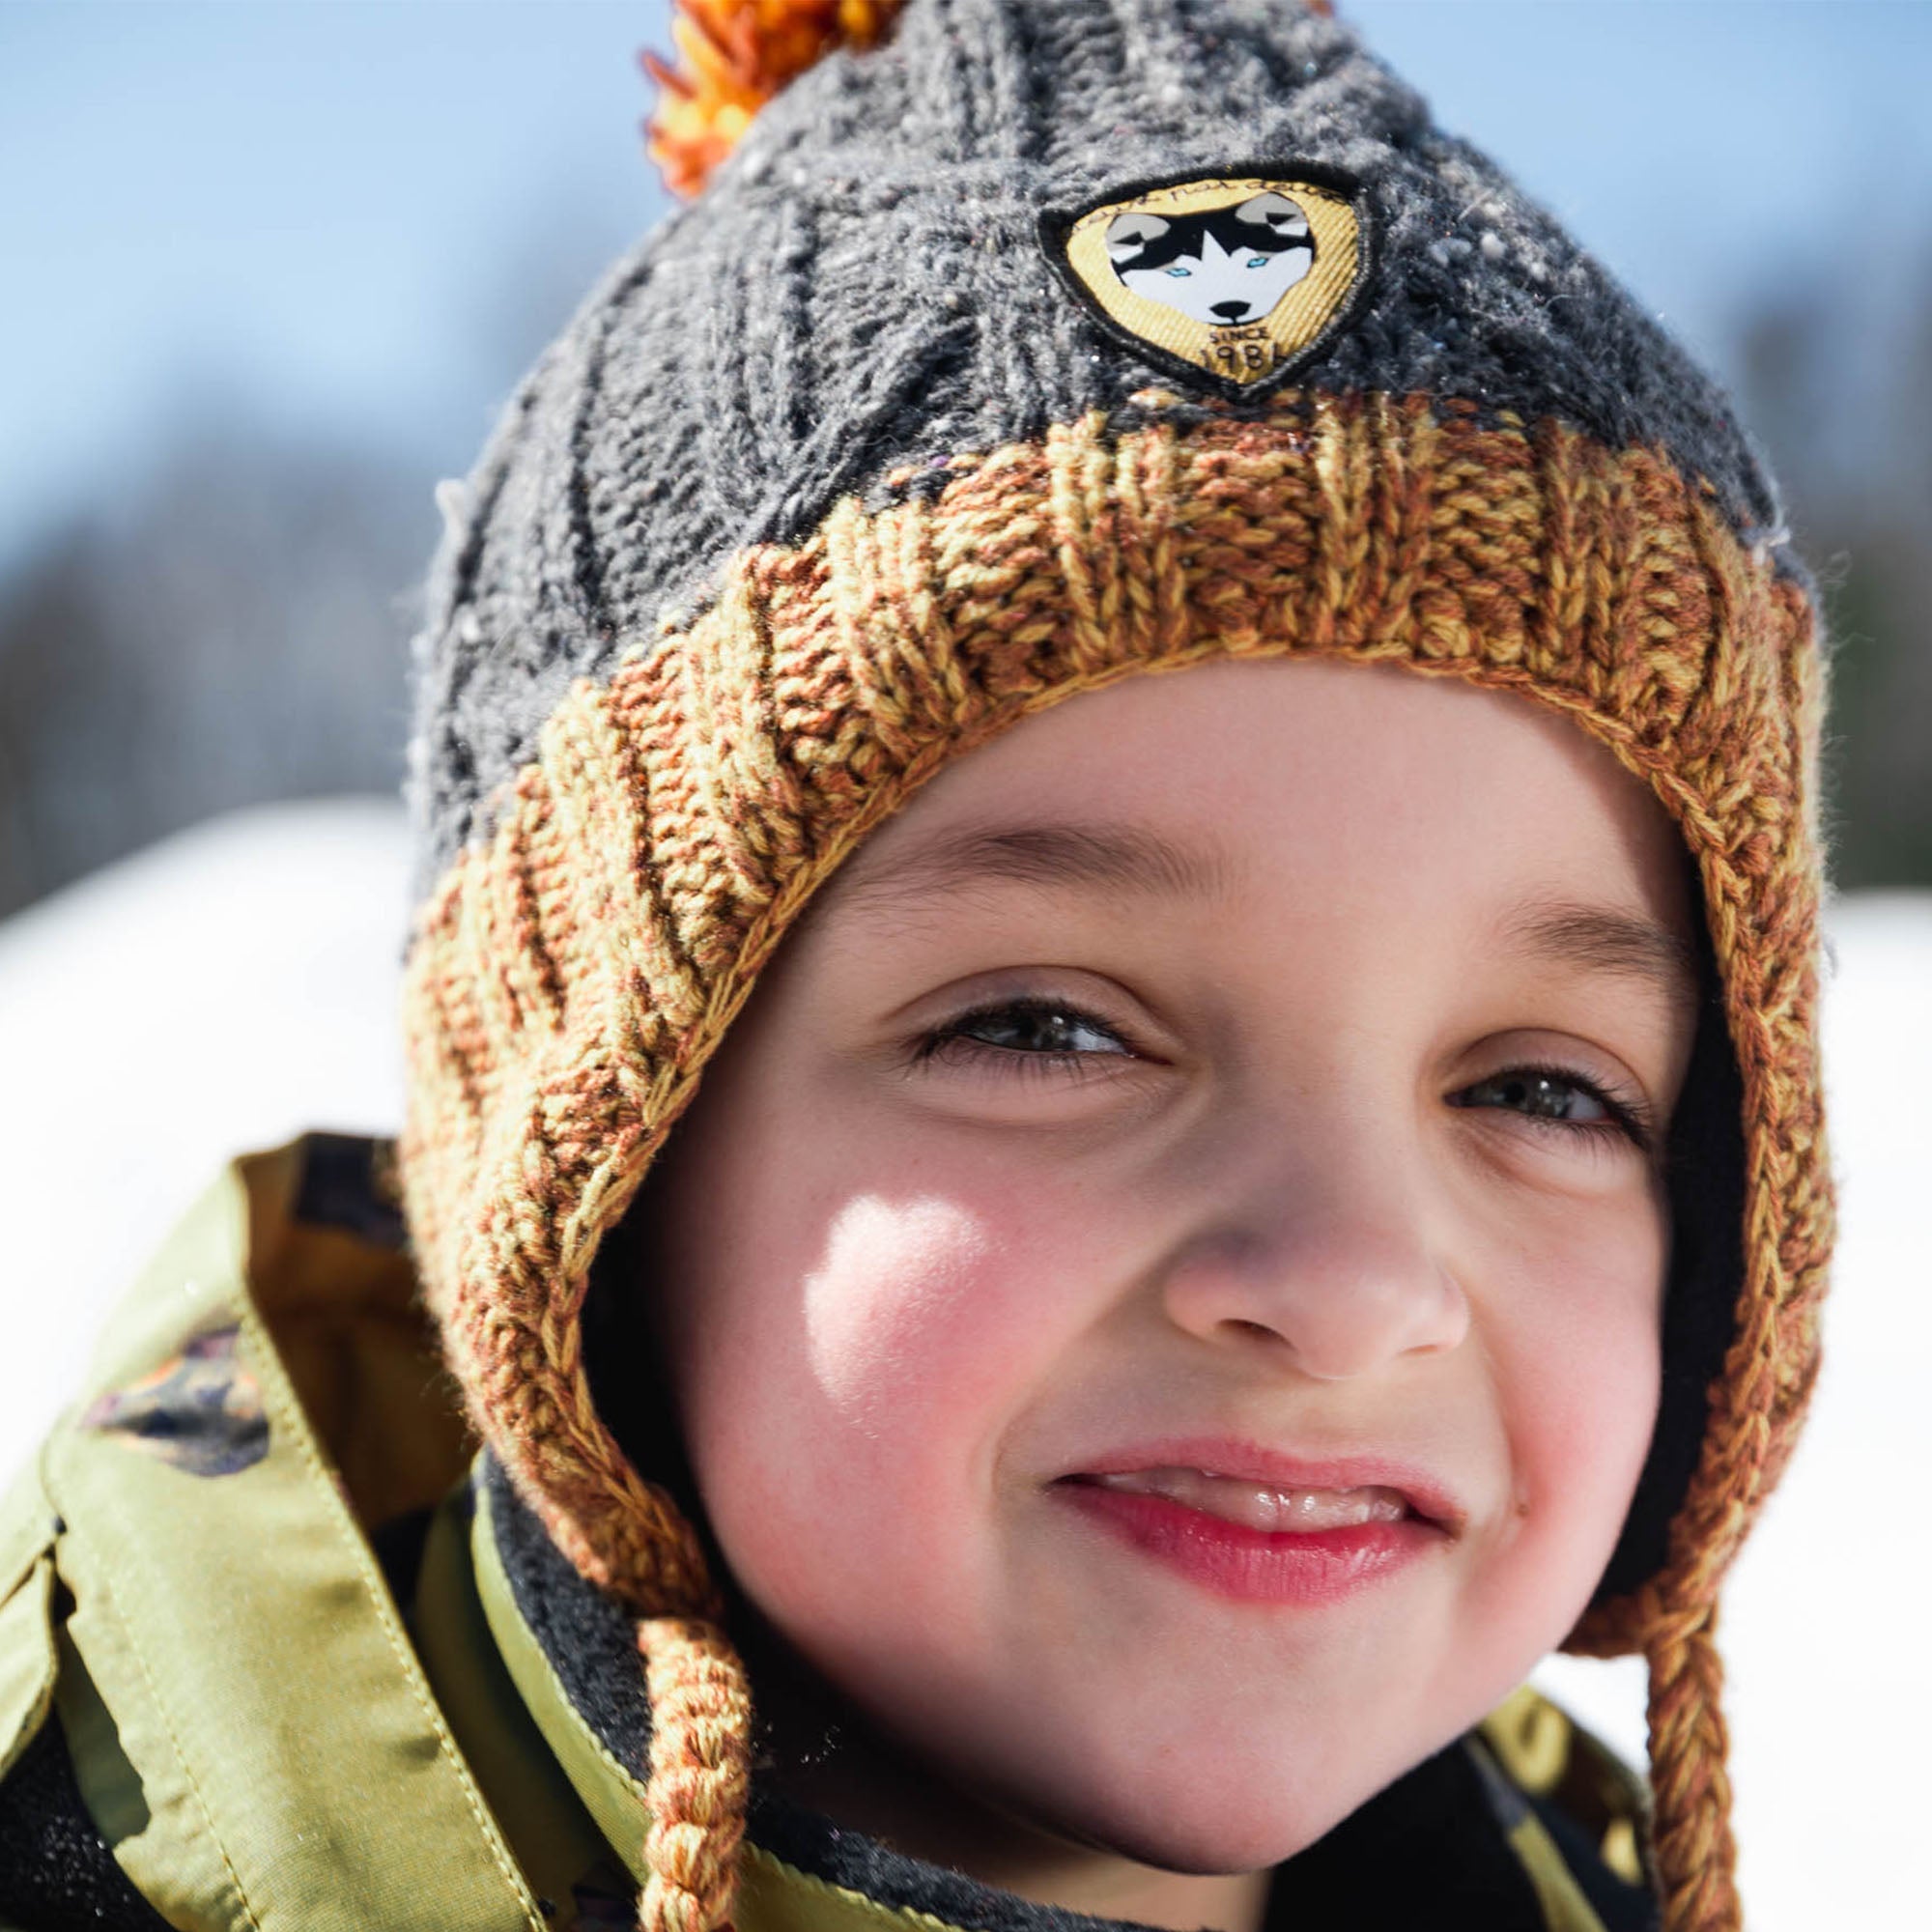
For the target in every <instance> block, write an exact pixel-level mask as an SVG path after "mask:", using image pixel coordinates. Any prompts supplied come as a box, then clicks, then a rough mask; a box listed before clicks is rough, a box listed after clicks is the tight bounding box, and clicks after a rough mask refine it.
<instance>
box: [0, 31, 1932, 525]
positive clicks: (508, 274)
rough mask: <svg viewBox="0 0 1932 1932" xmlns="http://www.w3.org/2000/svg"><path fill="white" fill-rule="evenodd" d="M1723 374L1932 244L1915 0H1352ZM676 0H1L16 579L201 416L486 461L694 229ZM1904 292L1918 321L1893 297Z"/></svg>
mask: <svg viewBox="0 0 1932 1932" xmlns="http://www.w3.org/2000/svg"><path fill="white" fill-rule="evenodd" d="M1340 11H1341V13H1342V14H1343V16H1344V17H1345V18H1347V19H1349V20H1350V21H1351V22H1352V23H1353V24H1354V25H1355V26H1356V27H1357V28H1358V30H1359V31H1360V32H1361V33H1362V34H1363V36H1364V38H1365V39H1366V40H1367V42H1368V43H1369V44H1370V45H1371V46H1372V47H1373V48H1375V49H1376V50H1377V51H1378V52H1379V53H1380V54H1382V55H1383V56H1384V57H1385V58H1386V59H1388V61H1389V62H1390V64H1391V65H1392V66H1394V67H1395V68H1396V70H1397V71H1399V72H1401V73H1403V74H1404V75H1405V77H1406V78H1407V79H1409V80H1410V81H1412V82H1413V83H1414V84H1416V85H1417V86H1418V87H1420V88H1421V89H1422V90H1423V91H1424V92H1425V93H1426V94H1427V95H1428V96H1429V97H1430V99H1431V100H1432V101H1433V103H1434V105H1435V110H1436V113H1437V116H1438V118H1439V119H1440V120H1441V121H1442V123H1443V125H1445V126H1446V127H1448V128H1452V129H1454V130H1455V131H1457V132H1460V133H1463V134H1466V135H1467V136H1469V137H1470V138H1471V139H1473V140H1475V141H1476V142H1477V143H1478V144H1479V145H1481V146H1483V147H1486V148H1488V149H1489V150H1490V151H1491V152H1492V154H1494V155H1495V156H1497V157H1498V158H1499V159H1500V160H1501V161H1503V163H1504V164H1505V165H1506V166H1507V167H1509V168H1510V169H1511V170H1512V171H1513V172H1514V173H1516V174H1517V176H1518V177H1519V179H1520V180H1521V181H1522V182H1523V184H1524V185H1525V186H1527V187H1528V188H1529V189H1530V191H1531V192H1532V193H1535V194H1536V195H1538V196H1539V197H1540V198H1541V199H1543V200H1545V201H1546V202H1548V204H1549V205H1550V206H1552V207H1553V208H1554V209H1555V211H1556V212H1557V213H1558V214H1559V215H1561V216H1562V217H1563V218H1564V219H1565V220H1566V221H1567V222H1568V223H1569V224H1570V225H1571V226H1572V227H1573V228H1574V229H1575V230H1576V231H1577V234H1578V235H1579V236H1580V237H1581V239H1582V240H1583V241H1585V242H1586V244H1588V245H1589V246H1591V247H1592V248H1594V249H1595V251H1596V252H1597V253H1598V254H1599V255H1601V256H1602V257H1603V258H1604V259H1605V261H1606V262H1607V263H1608V264H1609V266H1610V267H1611V268H1612V269H1613V270H1616V271H1617V272H1618V273H1619V274H1620V275H1622V276H1623V277H1624V279H1625V280H1626V281H1627V282H1629V283H1630V284H1631V286H1632V287H1633V288H1634V290H1635V291H1636V292H1637V294H1638V295H1639V297H1640V298H1642V299H1643V300H1644V301H1645V302H1646V304H1647V305H1648V306H1650V307H1651V308H1653V309H1654V310H1655V311H1657V312H1659V313H1660V314H1661V315H1662V317H1663V319H1664V321H1665V323H1666V324H1667V325H1668V326H1669V327H1673V328H1674V329H1676V330H1678V331H1679V332H1680V333H1681V334H1683V335H1684V336H1685V338H1686V339H1687V340H1688V341H1689V342H1690V346H1691V347H1692V348H1693V350H1695V351H1696V352H1697V353H1698V354H1700V355H1703V356H1704V357H1705V358H1706V359H1707V360H1709V361H1711V362H1712V363H1714V364H1715V365H1717V366H1718V367H1719V371H1720V373H1725V374H1728V373H1729V371H1728V369H1727V367H1726V356H1727V355H1728V352H1729V328H1730V322H1731V318H1732V316H1733V315H1734V314H1735V312H1736V310H1737V308H1738V306H1739V304H1740V302H1741V299H1742V297H1743V295H1744V293H1745V292H1746V291H1747V290H1749V289H1751V288H1754V287H1759V286H1763V285H1765V284H1767V283H1770V282H1775V281H1776V279H1777V278H1778V277H1780V276H1784V275H1803V274H1805V273H1808V272H1814V271H1820V270H1822V271H1823V272H1826V273H1829V274H1832V275H1833V276H1837V277H1840V278H1845V279H1847V281H1848V282H1849V283H1852V284H1857V289H1855V290H1854V293H1855V294H1857V293H1858V291H1859V290H1861V289H1862V288H1863V285H1864V283H1865V281H1866V280H1867V279H1869V281H1870V285H1871V291H1872V294H1871V298H1870V300H1869V302H1865V301H1863V299H1862V298H1860V299H1859V300H1856V301H1853V302H1852V303H1851V304H1850V305H1849V306H1848V311H1847V312H1848V315H1850V316H1852V317H1853V318H1854V321H1853V322H1852V323H1850V324H1848V329H1849V330H1850V331H1851V332H1854V333H1857V334H1860V335H1861V336H1869V337H1870V339H1869V340H1861V341H1859V342H1857V343H1855V344H1853V345H1852V348H1853V350H1854V352H1855V354H1856V355H1860V356H1863V357H1865V358H1866V359H1867V360H1870V361H1871V362H1872V380H1874V381H1882V380H1883V346H1882V344H1881V343H1879V341H1878V337H1877V335H1876V333H1875V332H1874V331H1876V330H1877V328H1878V326H1879V325H1878V323H1877V321H1875V320H1874V321H1872V322H1870V323H1869V325H1867V323H1866V322H1865V321H1864V320H1863V318H1865V317H1867V316H1870V317H1877V316H1878V315H1879V314H1880V313H1881V312H1882V311H1883V309H1884V305H1885V302H1886V300H1888V299H1890V300H1892V301H1893V303H1894V306H1895V304H1896V300H1897V299H1898V296H1899V292H1898V289H1897V288H1896V287H1895V286H1894V284H1895V283H1896V279H1897V278H1896V276H1893V278H1892V282H1891V283H1888V281H1887V279H1886V278H1887V276H1888V274H1889V273H1890V271H1891V266H1892V264H1893V262H1894V260H1895V244H1896V243H1897V241H1900V240H1901V239H1902V238H1904V237H1906V236H1908V235H1910V234H1914V233H1918V234H1922V233H1923V232H1924V228H1925V225H1926V223H1927V221H1928V219H1932V213H1928V211H1932V114H1928V113H1927V112H1926V111H1925V107H1924V100H1925V98H1926V95H1927V92H1928V89H1932V6H1928V5H1924V4H1917V0H1835V4H1833V0H1726V4H1715V0H1711V3H1710V4H1707V3H1706V0H1603V4H1595V5H1591V4H1580V0H1513V3H1512V0H1341V8H1340ZM666 39H667V36H666V31H665V7H664V4H663V0H624V3H623V4H613V0H546V4H529V3H528V0H526V4H502V3H500V0H201V3H200V4H193V5H186V4H176V0H0V564H4V562H5V561H6V560H7V559H8V558H9V557H10V556H12V555H14V554H18V552H19V551H20V550H21V549H22V548H23V547H25V546H26V545H27V544H29V543H30V542H31V541H32V540H33V538H34V537H35V536H36V535H37V534H39V533H40V532H43V531H44V530H45V529H46V528H47V527H48V526H50V525H52V524H55V523H58V522H60V521H61V520H63V519H64V518H65V517H67V516H68V515H70V514H71V513H72V512H73V511H74V510H75V509H76V508H78V507H83V506H87V505H94V504H102V505H111V504H112V503H113V502H114V501H115V500H116V498H117V496H118V495H119V494H120V493H122V492H124V491H126V490H127V489H128V487H129V486H130V485H131V484H133V483H135V482H136V481H138V479H139V477H140V475H141V473H142V469H143V466H144V465H145V464H146V463H147V462H148V461H149V460H150V458H151V456H152V454H153V452H154V451H155V450H156V448H157V447H158V446H159V445H160V443H162V442H163V441H164V440H166V439H167V437H168V436H169V434H170V432H171V430H172V428H173V427H174V426H175V425H177V424H178V423H179V422H180V420H181V419H182V417H183V416H184V415H185V414H192V413H193V412H197V411H202V412H206V411H209V410H211V409H214V408H216V407H219V408H220V409H223V410H227V411H229V412H233V413H234V414H239V415H241V416H242V417H244V418H252V419H253V420H255V421H257V422H259V423H260V424H261V425H263V426H264V428H265V429H267V430H270V431H273V432H275V433H282V434H295V435H301V436H324V437H327V438H331V439H334V440H340V441H343V442H347V443H351V444H354V445H358V446H363V447H370V448H378V449H381V450H383V451H384V452H387V453H390V454H393V455H394V456H395V457H396V458H398V459H399V460H401V461H402V462H404V463H405V464H410V465H420V466H421V468H422V470H423V474H424V488H425V492H427V490H428V488H429V486H430V484H431V483H433V482H434V480H435V478H436V477H437V476H439V475H441V474H443V473H446V472H452V471H459V470H462V469H467V468H468V466H469V462H470V460H471V458H472V457H473V455H474V454H475V450H476V447H477V445H478V444H479V443H480V441H481V439H482V437H483V435H484V433H485V432H486V430H487V428H488V426H489V423H490V421H491V419H492V417H493V415H494V413H495V411H496V409H497V406H498V404H499V403H500V401H501V399H502V397H503V396H504V395H505V394H506V393H507V392H508V390H509V388H510V386H511V385H512V384H513V383H514V381H515V379H516V377H517V375H518V374H519V373H520V372H521V369H522V367H523V366H524V364H525V363H526V361H527V360H528V359H529V357H530V355H533V354H534V352H535V350H536V349H537V348H538V347H539V346H540V344H541V342H542V341H543V340H544V339H545V337H546V336H547V335H548V334H549V333H550V332H552V331H553V330H554V327H557V326H558V325H559V324H560V323H561V321H562V320H563V317H564V314H565V313H566V311H567V309H568V307H569V304H570V302H571V301H572V300H573V299H574V298H575V295H576V294H577V293H578V292H579V291H581V290H582V288H583V287H585V286H587V284H588V282H589V281H590V279H591V277H592V276H593V274H594V273H595V271H596V270H597V269H598V268H599V267H600V266H601V264H602V263H603V262H604V261H605V260H606V259H608V258H609V257H610V256H611V255H612V254H614V253H615V252H616V250H617V249H618V248H619V247H621V246H622V245H623V244H624V243H625V242H626V241H628V240H629V239H631V237H633V236H634V235H635V234H637V233H638V232H640V231H641V230H642V229H643V228H645V227H646V226H648V225H649V223H650V222H651V221H652V220H653V219H654V218H655V216H656V215H657V213H659V212H660V211H661V210H662V208H663V206H664V202H663V198H662V195H661V192H660V190H659V188H658V186H657V183H656V178H655V175H654V172H653V171H652V169H651V168H650V167H649V165H648V164H647V163H646V162H645V160H644V159H643V157H642V155H641V151H640V147H639V136H638V124H639V120H640V118H641V116H642V115H643V114H644V113H645V112H646V111H647V110H648V108H649V105H650V100H651V91H650V90H649V88H648V87H647V86H646V85H645V83H644V81H643V79H642V76H641V75H640V74H639V72H638V70H637V67H636V53H637V49H638V48H639V46H642V45H645V44H650V45H656V46H663V45H664V44H665V43H666ZM1888 289H1889V290H1890V295H1889V296H1888V294H1887V291H1888Z"/></svg>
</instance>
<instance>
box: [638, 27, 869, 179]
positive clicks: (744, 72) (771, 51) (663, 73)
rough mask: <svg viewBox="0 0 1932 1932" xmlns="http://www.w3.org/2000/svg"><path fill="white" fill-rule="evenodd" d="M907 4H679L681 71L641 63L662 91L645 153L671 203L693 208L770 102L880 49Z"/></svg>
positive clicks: (675, 30)
mask: <svg viewBox="0 0 1932 1932" xmlns="http://www.w3.org/2000/svg"><path fill="white" fill-rule="evenodd" d="M901 4H902V0H676V8H675V11H674V12H673V13H672V14H671V23H670V37H671V40H672V41H673V42H674V43H675V44H676V47H677V51H678V52H679V54H681V55H682V56H683V59H684V65H683V67H682V68H672V67H670V66H668V65H667V64H666V63H665V62H664V61H662V60H660V59H659V58H658V56H657V55H656V54H654V53H650V52H648V51H646V52H645V53H642V54H640V55H639V61H640V63H641V64H642V67H643V70H644V71H645V72H646V73H647V74H649V75H650V77H651V78H652V79H653V80H654V81H656V82H657V83H658V86H659V88H660V89H661V90H662V92H661V94H660V96H659V99H658V105H657V111H656V113H654V114H653V115H652V116H651V118H650V119H649V120H648V121H646V122H645V123H644V145H645V152H646V153H647V154H648V155H649V156H650V157H651V159H652V160H653V161H655V162H656V163H657V166H658V169H659V171H660V172H661V173H662V175H663V176H664V183H665V185H666V187H668V189H669V190H670V191H671V193H672V194H675V195H680V196H683V197H685V198H686V199H689V198H690V197H691V196H693V195H695V194H696V193H697V192H698V191H699V190H700V189H701V188H702V187H703V186H704V184H705V183H706V182H707V181H708V180H709V179H710V178H711V171H712V170H713V169H714V168H716V167H717V166H718V165H719V164H720V163H721V162H722V161H724V159H725V156H727V155H729V154H730V152H731V150H732V149H733V148H735V147H736V146H737V145H738V142H739V139H740V137H741V136H742V135H743V134H744V131H745V129H746V128H749V127H750V126H751V125H752V121H753V117H754V116H755V115H756V113H757V111H758V109H759V108H761V107H762V106H763V105H764V104H765V102H766V101H768V100H769V99H771V98H772V97H773V95H775V94H777V93H778V92H779V91H780V90H781V88H783V87H785V86H787V85H788V84H789V83H790V82H792V81H794V80H796V79H797V78H798V76H799V75H800V74H802V73H803V72H804V71H806V69H807V68H809V67H810V66H812V65H813V63H814V62H816V61H819V60H821V59H823V58H824V56H825V55H826V54H828V53H830V52H831V51H832V49H833V48H834V47H838V46H854V47H869V46H872V45H874V44H875V43H877V42H878V41H879V39H880V38H881V37H882V36H883V35H884V33H885V31H886V28H887V27H888V26H889V25H890V24H891V23H892V20H893V16H894V15H895V14H897V12H898V11H899V7H900V5H901Z"/></svg>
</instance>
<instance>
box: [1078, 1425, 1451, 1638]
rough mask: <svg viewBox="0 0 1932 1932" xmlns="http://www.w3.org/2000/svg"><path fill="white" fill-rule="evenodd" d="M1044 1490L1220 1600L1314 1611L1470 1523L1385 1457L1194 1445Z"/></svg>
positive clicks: (1097, 1467) (1142, 1449)
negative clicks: (1306, 1456)
mask: <svg viewBox="0 0 1932 1932" xmlns="http://www.w3.org/2000/svg"><path fill="white" fill-rule="evenodd" d="M1047 1488H1048V1490H1049V1492H1055V1493H1058V1494H1059V1495H1060V1496H1062V1497H1064V1498H1065V1501H1066V1502H1067V1503H1069V1504H1072V1505H1074V1506H1075V1507H1076V1508H1077V1509H1078V1511H1079V1513H1080V1514H1081V1515H1082V1516H1084V1517H1086V1518H1087V1519H1088V1520H1090V1521H1092V1522H1094V1524H1095V1525H1096V1526H1097V1527H1099V1528H1101V1529H1102V1530H1104V1531H1105V1532H1107V1533H1108V1534H1110V1535H1111V1536H1113V1537H1115V1538H1117V1539H1118V1540H1120V1541H1122V1542H1123V1543H1124V1544H1125V1545H1127V1546H1128V1547H1129V1548H1133V1549H1136V1550H1138V1551H1139V1552H1140V1553H1141V1554H1142V1555H1144V1556H1146V1557H1150V1558H1151V1559H1152V1560H1153V1561H1154V1562H1155V1563H1157V1564H1159V1565H1160V1566H1162V1567H1163V1568H1165V1569H1168V1570H1170V1571H1174V1572H1177V1573H1179V1575H1180V1576H1182V1577H1186V1578H1187V1579H1189V1580H1190V1581H1191V1582H1193V1583H1195V1584H1197V1585H1200V1586H1202V1587H1204V1588H1206V1589H1207V1590H1208V1591H1210V1592H1211V1593H1213V1594H1214V1595H1216V1596H1220V1597H1226V1598H1233V1599H1236V1600H1238V1601H1242V1602H1248V1603H1262V1604H1273V1605H1303V1606H1305V1607H1310V1608H1312V1607H1316V1606H1319V1605H1332V1604H1337V1603H1340V1602H1342V1601H1343V1600H1345V1599H1348V1598H1350V1597H1352V1596H1354V1595H1355V1594H1356V1593H1357V1592H1358V1591H1361V1590H1364V1589H1367V1588H1369V1587H1370V1586H1371V1585H1372V1584H1374V1583H1376V1582H1377V1581H1378V1579H1379V1578H1381V1577H1389V1576H1392V1575H1393V1574H1395V1573H1396V1572H1397V1571H1400V1570H1402V1569H1405V1568H1406V1566H1408V1565H1409V1564H1411V1563H1415V1562H1418V1561H1422V1560H1424V1559H1426V1558H1428V1557H1429V1556H1431V1555H1432V1554H1439V1553H1440V1552H1441V1551H1442V1550H1443V1549H1445V1548H1447V1547H1448V1546H1450V1545H1451V1544H1453V1543H1454V1541H1455V1540H1456V1538H1457V1537H1459V1536H1460V1535H1461V1533H1462V1529H1463V1523H1464V1522H1465V1521H1466V1520H1467V1518H1466V1516H1465V1514H1464V1512H1463V1508H1462V1507H1461V1505H1460V1504H1459V1503H1458V1502H1457V1501H1456V1499H1455V1498H1454V1497H1453V1496H1452V1495H1451V1494H1450V1493H1449V1492H1447V1491H1446V1490H1445V1489H1444V1488H1443V1487H1442V1486H1441V1485H1440V1484H1439V1483H1438V1482H1437V1481H1436V1480H1435V1478H1434V1477H1433V1476H1430V1475H1428V1474H1426V1473H1423V1472H1421V1471H1417V1470H1414V1469H1412V1468H1409V1467H1407V1466H1406V1465H1403V1464H1397V1463H1390V1462H1388V1461H1387V1460H1386V1459H1383V1458H1379V1457H1350V1458H1346V1459H1339V1460H1338V1459H1320V1460H1303V1459H1299V1458H1294V1457H1290V1456H1286V1455H1284V1454H1282V1453H1281V1452H1279V1451H1277V1450H1272V1449H1264V1448H1262V1447H1261V1446H1260V1445H1258V1444H1255V1443H1247V1442H1229V1441H1206V1440H1201V1439H1198V1438H1197V1439H1193V1440H1169V1441H1165V1442H1161V1443H1158V1444H1143V1445H1139V1446H1136V1447H1135V1448H1132V1449H1128V1450H1124V1451H1122V1452H1119V1453H1115V1454H1110V1455H1106V1456H1102V1457H1098V1458H1096V1459H1094V1462H1093V1463H1090V1464H1089V1465H1088V1466H1087V1467H1085V1468H1082V1469H1076V1470H1073V1471H1070V1472H1069V1473H1068V1474H1066V1475H1065V1476H1062V1477H1060V1478H1058V1479H1057V1480H1056V1481H1054V1482H1052V1483H1049V1484H1048V1485H1047Z"/></svg>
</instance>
